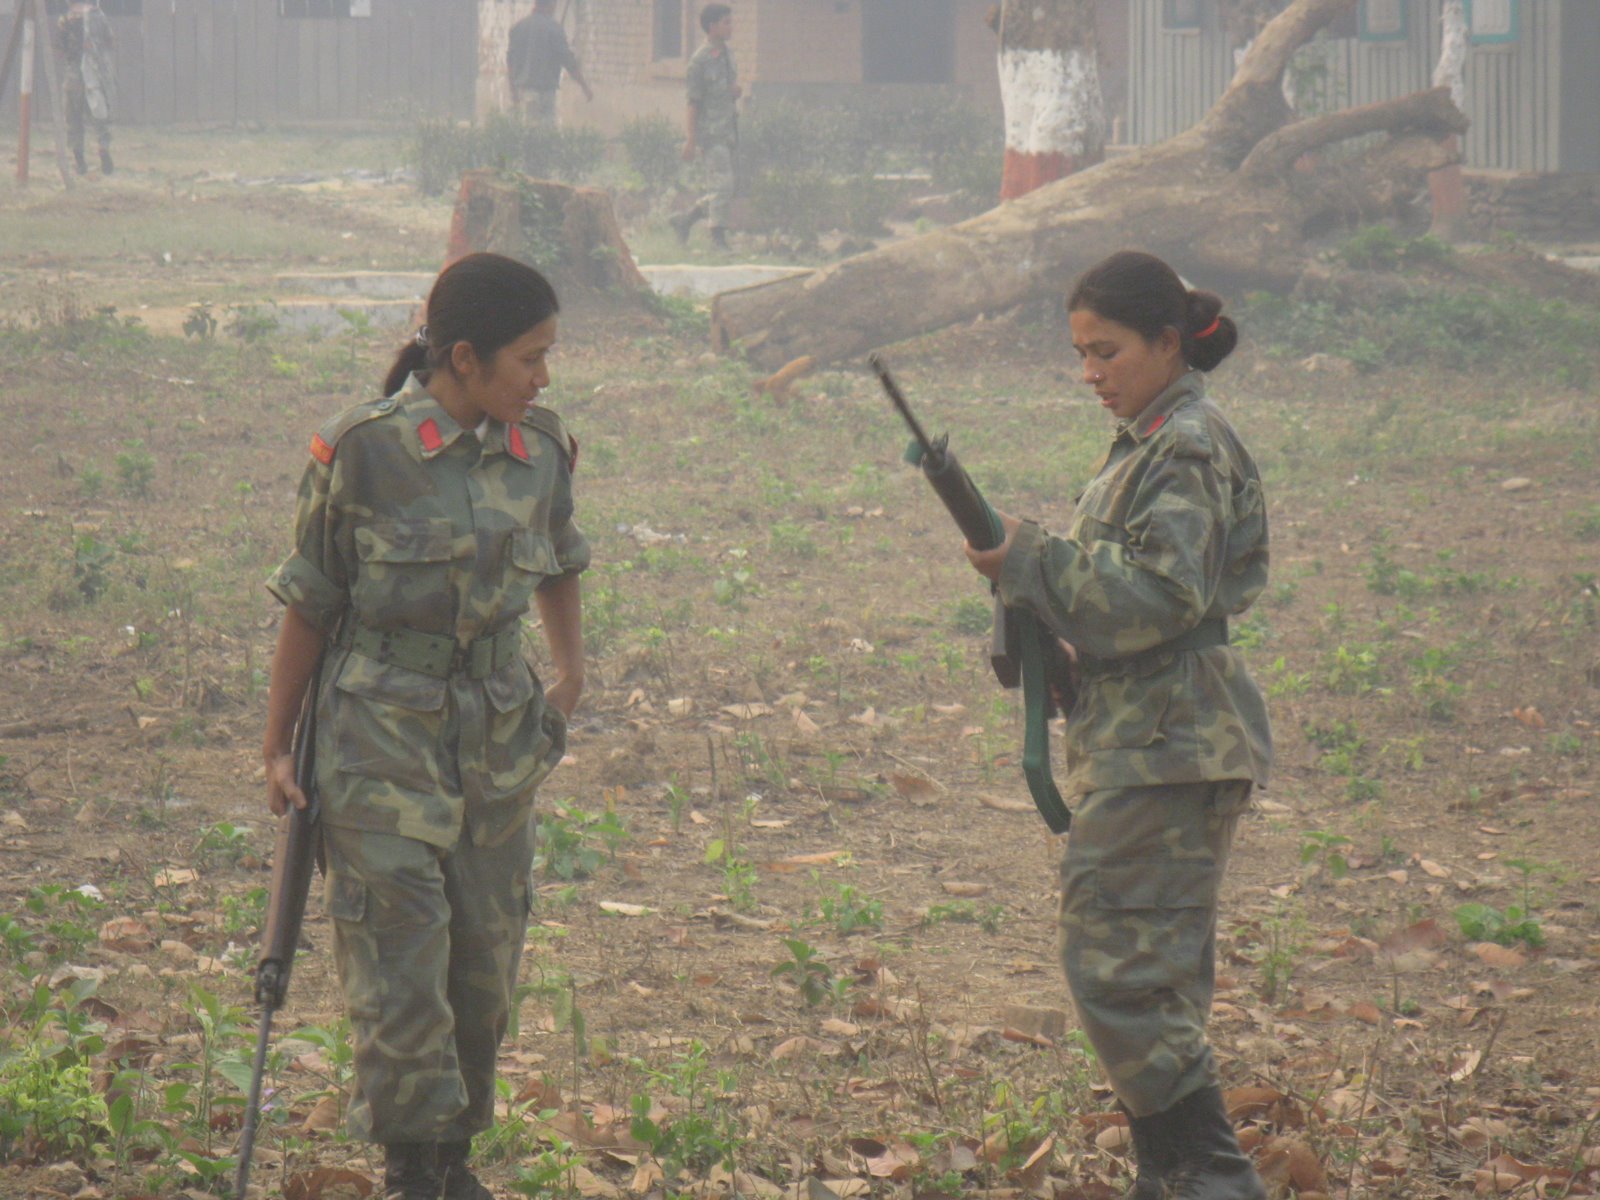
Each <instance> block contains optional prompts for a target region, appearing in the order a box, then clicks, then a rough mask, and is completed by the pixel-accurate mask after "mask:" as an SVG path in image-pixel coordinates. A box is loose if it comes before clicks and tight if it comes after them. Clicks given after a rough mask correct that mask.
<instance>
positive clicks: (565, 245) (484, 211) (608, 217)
mask: <svg viewBox="0 0 1600 1200" xmlns="http://www.w3.org/2000/svg"><path fill="white" fill-rule="evenodd" d="M483 250H487V251H491V252H493V253H495V254H504V255H505V256H506V257H508V258H514V259H517V260H518V261H519V262H525V263H528V264H529V265H530V266H533V267H536V268H537V269H538V270H539V271H541V272H543V273H544V274H545V276H546V277H547V278H549V280H550V282H551V283H552V284H553V285H554V286H555V288H556V291H557V293H558V294H559V295H560V296H561V298H562V300H563V302H566V301H567V300H568V299H569V298H571V294H572V293H579V294H582V293H586V292H606V293H610V294H611V295H612V296H614V297H623V298H626V297H630V296H637V297H639V298H640V299H641V300H642V299H643V297H644V296H645V295H646V294H647V293H648V291H649V287H650V285H649V284H648V283H646V282H645V278H644V276H643V275H641V274H640V273H639V268H638V267H637V266H636V265H635V264H634V261H633V253H632V251H630V250H629V249H628V243H627V242H626V241H624V240H623V237H622V230H621V228H620V227H619V226H618V224H617V218H616V214H615V213H614V212H613V211H612V208H611V197H610V196H608V195H607V194H606V193H605V192H604V191H602V190H601V189H599V188H581V187H570V186H568V185H567V184H564V183H555V182H552V181H550V180H547V179H534V178H532V177H530V176H527V175H508V174H505V173H503V172H499V171H493V170H477V171H467V172H465V173H463V175H462V176H461V192H460V194H459V196H458V197H457V199H456V207H455V212H454V214H452V216H451V218H450V240H449V244H448V246H447V248H446V250H445V266H449V265H450V264H451V263H453V262H455V261H456V259H458V258H461V257H462V256H463V255H467V254H472V253H475V252H477V251H483Z"/></svg>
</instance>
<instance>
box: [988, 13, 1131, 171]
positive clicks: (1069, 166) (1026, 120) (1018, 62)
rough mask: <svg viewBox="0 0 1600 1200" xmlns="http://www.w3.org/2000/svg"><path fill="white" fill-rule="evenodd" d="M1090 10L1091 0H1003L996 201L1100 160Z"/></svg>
mask: <svg viewBox="0 0 1600 1200" xmlns="http://www.w3.org/2000/svg"><path fill="white" fill-rule="evenodd" d="M1094 5H1095V0H1020V2H1019V0H1006V3H1005V8H1004V10H1003V13H1002V16H1001V24H1000V98H1001V101H1002V103H1003V104H1004V106H1005V121H1006V151H1005V154H1006V157H1005V170H1004V173H1003V175H1002V177H1001V182H1000V198H1001V199H1002V200H1012V199H1015V198H1016V197H1018V196H1021V195H1024V194H1026V193H1028V192H1031V191H1033V189H1034V188H1036V187H1039V186H1040V185H1041V184H1045V183H1049V182H1051V181H1052V180H1056V179H1061V178H1063V177H1064V176H1067V175H1070V174H1072V173H1073V172H1074V171H1078V170H1081V169H1082V168H1084V167H1088V166H1093V165H1094V164H1095V163H1097V162H1099V161H1100V160H1101V159H1102V158H1104V157H1105V145H1106V112H1105V100H1104V98H1103V96H1102V95H1101V91H1100V64H1099V58H1098V53H1099V51H1098V46H1097V42H1098V37H1097V35H1096V30H1095V23H1094Z"/></svg>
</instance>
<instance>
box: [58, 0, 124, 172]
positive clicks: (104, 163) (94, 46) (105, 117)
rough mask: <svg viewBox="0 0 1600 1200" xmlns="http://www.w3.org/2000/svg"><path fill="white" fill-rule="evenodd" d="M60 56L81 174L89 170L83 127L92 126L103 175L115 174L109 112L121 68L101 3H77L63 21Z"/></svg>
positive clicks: (74, 154) (69, 130) (74, 151)
mask: <svg viewBox="0 0 1600 1200" xmlns="http://www.w3.org/2000/svg"><path fill="white" fill-rule="evenodd" d="M59 33H60V39H61V56H62V58H63V59H65V61H66V65H67V70H66V77H65V78H64V79H63V80H62V89H63V91H65V93H66V98H67V104H66V109H67V140H68V142H70V143H71V145H72V157H73V160H74V161H75V162H76V163H77V166H78V174H79V175H82V174H84V173H85V172H86V171H88V169H89V164H88V162H87V161H86V160H85V158H84V155H83V133H84V130H83V126H84V120H85V118H87V119H88V120H90V121H93V122H94V136H95V140H96V141H97V142H98V143H99V145H100V173H101V174H102V175H109V174H111V110H112V108H113V107H114V106H115V104H116V98H117V68H116V62H115V60H114V59H113V58H112V55H111V51H112V40H113V39H112V34H111V22H110V21H109V20H107V19H106V14H105V13H103V12H101V11H100V0H78V2H77V3H74V4H73V6H72V7H71V8H70V9H68V10H67V12H66V15H65V16H63V17H62V18H61V25H60V30H59Z"/></svg>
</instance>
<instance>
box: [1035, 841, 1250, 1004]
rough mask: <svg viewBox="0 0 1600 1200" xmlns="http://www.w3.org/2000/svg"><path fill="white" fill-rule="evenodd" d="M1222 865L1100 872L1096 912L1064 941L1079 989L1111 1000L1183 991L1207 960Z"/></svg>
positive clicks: (1136, 866) (1154, 865)
mask: <svg viewBox="0 0 1600 1200" xmlns="http://www.w3.org/2000/svg"><path fill="white" fill-rule="evenodd" d="M1218 875H1219V872H1218V870H1217V867H1216V864H1215V863H1212V862H1209V861H1204V862H1196V861H1193V860H1188V861H1185V860H1182V859H1179V860H1174V859H1170V858H1152V859H1128V860H1127V861H1124V862H1116V863H1106V864H1102V865H1100V866H1098V867H1096V868H1095V870H1094V881H1093V885H1092V886H1093V897H1094V899H1093V904H1092V911H1091V912H1089V913H1081V912H1080V913H1078V914H1076V915H1077V917H1078V920H1076V921H1074V922H1073V925H1074V928H1073V929H1072V930H1071V932H1070V935H1069V936H1068V937H1066V938H1065V939H1064V945H1063V958H1064V960H1065V963H1066V966H1067V972H1068V975H1069V976H1070V977H1072V978H1073V981H1074V987H1075V988H1079V987H1086V988H1088V989H1090V990H1091V991H1094V992H1098V993H1101V994H1104V993H1107V992H1148V991H1156V990H1161V989H1181V988H1183V987H1186V986H1188V985H1190V984H1192V982H1193V981H1194V979H1195V978H1196V976H1197V973H1198V972H1199V970H1200V967H1201V964H1202V963H1203V962H1204V960H1205V955H1206V949H1207V946H1208V945H1209V943H1210V940H1211V934H1212V925H1213V921H1214V919H1215V902H1216V896H1217V879H1218Z"/></svg>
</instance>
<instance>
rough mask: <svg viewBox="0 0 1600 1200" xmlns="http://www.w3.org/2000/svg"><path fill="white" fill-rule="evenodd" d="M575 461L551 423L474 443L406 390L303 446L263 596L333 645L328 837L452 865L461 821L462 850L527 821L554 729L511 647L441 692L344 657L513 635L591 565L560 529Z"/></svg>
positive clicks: (560, 738) (328, 694) (431, 683)
mask: <svg viewBox="0 0 1600 1200" xmlns="http://www.w3.org/2000/svg"><path fill="white" fill-rule="evenodd" d="M570 446H571V444H570V443H569V441H568V438H567V435H566V433H565V431H564V430H563V429H562V427H561V423H560V421H559V420H558V419H557V418H556V416H555V414H554V413H552V412H550V411H549V410H548V409H538V410H535V412H534V413H533V414H532V415H531V416H530V417H528V418H527V419H526V420H525V421H524V422H523V423H522V424H520V425H515V426H507V425H504V424H502V423H500V422H498V421H489V422H488V423H487V426H486V428H485V430H484V434H483V438H482V440H481V441H480V439H479V437H478V435H477V433H476V432H474V431H473V430H470V429H462V428H461V427H460V426H459V425H457V424H456V423H455V421H453V420H452V419H451V417H450V415H449V414H448V413H446V412H445V410H444V409H443V408H442V407H440V405H439V403H438V402H437V401H436V400H434V399H433V398H432V397H431V396H429V395H428V393H427V391H426V390H425V389H424V387H423V386H422V384H421V383H420V382H419V381H418V379H417V378H416V376H412V377H411V379H410V380H409V381H408V382H407V384H406V386H405V387H403V388H402V389H401V390H400V391H399V392H398V393H397V394H396V395H395V396H392V397H390V398H388V399H384V400H376V401H371V402H369V403H366V404H360V405H357V406H355V407H354V408H352V409H349V410H347V411H346V412H344V413H342V414H340V415H339V416H338V417H335V418H334V419H333V420H332V421H330V422H329V423H328V424H327V425H326V426H324V427H323V429H322V430H321V431H320V432H319V433H318V435H317V437H316V438H315V439H313V441H312V461H311V462H310V464H309V465H308V466H307V467H306V472H305V475H304V476H303V478H302V479H301V483H300V496H299V504H298V508H297V510H296V513H295V523H294V542H295V550H294V553H293V554H292V555H290V557H289V558H288V560H287V561H285V562H284V564H283V565H282V566H281V567H280V568H278V570H277V571H276V572H275V573H274V574H273V575H272V577H271V578H270V579H269V580H268V583H267V587H268V589H269V590H270V591H271V592H272V594H273V595H275V596H276V597H277V598H278V599H279V600H281V601H283V602H284V603H285V604H291V605H293V606H294V607H295V608H296V609H297V610H299V611H300V613H302V614H303V615H304V616H305V617H306V619H307V620H309V621H310V622H311V623H312V624H314V625H316V626H317V627H318V628H320V629H322V630H324V631H326V632H328V633H330V634H333V633H335V632H336V631H337V632H338V633H339V636H338V637H337V638H336V639H335V642H334V644H333V645H332V646H331V647H330V649H329V653H328V658H327V660H326V662H325V665H324V667H323V673H322V686H321V691H320V693H319V696H318V709H317V721H318V726H317V741H316V786H317V790H318V794H319V796H320V798H321V803H322V814H323V819H324V820H326V821H327V822H328V823H329V824H330V825H335V826H339V827H342V828H347V829H361V830H369V831H373V832H379V833H395V834H400V835H402V836H405V837H411V838H418V839H420V840H422V841H425V842H429V843H431V844H434V845H437V846H443V847H449V846H452V845H454V844H455V841H456V839H457V837H458V836H459V835H460V833H461V830H462V826H463V822H464V821H465V822H466V825H467V827H468V830H469V832H470V834H471V836H472V840H473V842H474V843H475V844H477V845H493V844H495V843H496V842H497V841H498V840H499V839H500V838H502V837H504V836H505V835H507V834H509V833H510V832H511V831H512V830H513V829H514V828H516V827H517V825H518V823H519V822H521V821H526V820H527V818H528V814H529V813H530V812H531V808H532V804H533V791H534V788H535V786H536V785H537V783H538V782H539V780H541V779H542V778H543V777H544V776H545V775H547V774H548V773H549V770H550V768H551V766H552V765H553V762H552V760H553V759H556V758H559V757H560V751H561V748H562V747H563V746H564V744H565V725H564V722H563V721H562V720H561V716H560V713H559V712H558V711H557V710H556V709H554V708H550V709H548V710H546V707H545V704H544V693H543V689H542V688H541V687H540V685H539V681H538V680H537V679H536V678H535V677H534V675H533V673H532V671H531V670H530V669H529V667H528V664H527V662H526V660H525V658H524V657H523V655H522V654H521V653H520V649H521V647H520V645H518V646H517V651H518V652H517V653H515V654H513V655H512V656H511V657H510V658H509V660H508V661H505V662H504V663H503V665H500V666H499V667H497V668H495V669H493V670H492V671H491V672H490V673H488V674H487V675H485V676H483V677H481V678H473V677H471V676H470V675H469V674H466V673H462V672H459V671H458V672H455V673H453V674H450V676H449V677H448V678H438V677H436V676H433V675H429V674H424V673H423V672H421V671H419V670H413V669H410V668H408V667H406V666H403V665H399V664H397V663H395V662H392V661H380V660H379V659H377V658H373V657H367V656H366V655H363V654H361V653H359V652H356V651H355V650H353V649H351V647H350V646H349V644H348V643H349V639H350V636H351V634H352V631H354V630H358V629H366V630H374V631H377V632H378V633H380V634H381V633H385V632H387V633H391V634H394V633H398V632H401V631H413V632H416V633H423V634H431V635H436V636H438V635H443V636H444V637H446V638H451V639H454V640H455V642H456V643H457V645H459V646H462V647H465V646H467V645H468V644H470V643H472V642H474V641H475V640H477V639H481V638H485V637H488V636H490V635H493V634H497V633H500V632H502V631H507V630H516V629H518V628H519V627H520V622H521V619H522V615H523V614H524V613H525V612H527V611H528V607H529V603H530V601H531V600H532V598H533V593H534V590H535V589H536V588H538V587H540V586H542V585H544V584H546V583H547V582H550V581H553V580H555V579H557V578H559V577H561V576H563V575H565V574H570V573H573V572H577V571H582V570H583V569H584V568H585V567H586V566H587V565H588V562H589V545H588V542H587V541H585V539H584V536H583V534H582V532H580V530H579V529H578V527H577V525H576V524H574V523H573V519H572V514H573V501H572V473H571V461H570V458H569V453H570ZM508 636H514V635H508Z"/></svg>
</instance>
